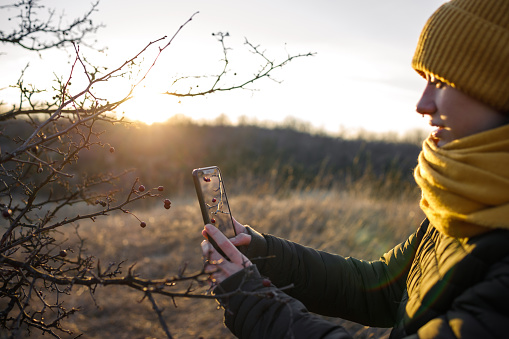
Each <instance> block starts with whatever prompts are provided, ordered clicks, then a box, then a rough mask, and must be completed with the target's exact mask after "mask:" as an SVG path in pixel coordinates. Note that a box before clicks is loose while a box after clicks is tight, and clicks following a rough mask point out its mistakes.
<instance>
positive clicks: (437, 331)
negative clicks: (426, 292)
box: [417, 256, 509, 339]
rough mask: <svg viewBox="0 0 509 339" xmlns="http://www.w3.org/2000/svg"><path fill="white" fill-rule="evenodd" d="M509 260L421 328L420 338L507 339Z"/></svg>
mask: <svg viewBox="0 0 509 339" xmlns="http://www.w3.org/2000/svg"><path fill="white" fill-rule="evenodd" d="M507 323H509V256H506V257H505V258H504V259H503V260H501V261H500V262H497V263H496V264H494V265H492V266H491V267H490V270H489V271H488V273H487V275H486V277H485V278H484V279H483V280H482V281H481V282H479V283H477V284H475V285H473V286H472V287H470V288H468V289H466V290H465V291H464V292H463V293H462V294H461V295H459V296H458V297H457V298H456V299H455V300H454V302H453V303H452V306H451V308H450V309H449V310H447V312H445V313H444V314H443V315H441V316H439V317H436V318H434V319H432V320H430V321H429V322H428V323H426V324H425V325H424V326H422V327H421V328H420V329H419V330H418V331H417V334H418V336H419V338H446V339H447V338H451V339H452V338H507V335H508V334H507Z"/></svg>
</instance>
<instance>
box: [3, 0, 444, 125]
mask: <svg viewBox="0 0 509 339" xmlns="http://www.w3.org/2000/svg"><path fill="white" fill-rule="evenodd" d="M443 2H444V0H411V1H409V0H386V1H380V0H355V1H352V0H335V1H332V0H314V1H309V0H308V1H303V0H291V1H290V0H279V1H274V0H258V1H244V0H214V1H212V0H186V1H175V0H166V1H156V0H143V1H139V0H138V1H133V0H122V1H113V0H102V1H101V2H100V3H99V6H98V11H97V12H96V13H94V14H93V16H92V19H93V20H94V22H95V23H102V24H104V25H105V27H103V28H101V29H100V30H99V31H98V33H97V34H96V35H95V36H93V37H92V39H91V40H97V42H96V43H95V46H96V47H107V50H106V53H101V54H100V53H97V52H95V51H92V50H87V49H86V48H85V47H83V48H82V49H81V53H83V55H85V56H86V57H87V58H90V60H92V61H93V62H96V63H98V64H99V63H100V64H101V65H105V66H108V67H110V68H112V67H116V66H118V65H120V64H121V63H122V62H123V61H125V60H126V59H129V58H130V57H131V56H134V55H135V54H136V53H137V52H139V51H140V50H141V49H142V48H143V47H144V46H145V45H146V44H147V43H148V42H150V41H153V40H156V39H158V38H160V37H163V36H168V37H171V36H173V34H174V33H175V32H176V31H177V30H178V28H179V27H180V26H181V25H182V24H183V23H185V22H186V21H187V20H188V19H189V18H190V17H191V16H192V15H193V14H194V13H196V12H199V13H197V14H195V15H194V16H193V20H192V21H191V22H189V23H188V24H186V26H185V27H184V28H183V29H182V30H181V31H180V32H179V34H178V35H177V36H176V38H175V40H173V42H172V43H171V45H170V46H169V48H167V49H166V50H165V51H164V52H163V53H162V54H161V56H160V57H159V59H158V60H157V63H156V64H155V66H154V68H153V69H152V70H151V72H150V73H149V75H148V76H147V78H146V79H145V80H144V82H143V86H140V87H139V91H137V92H136V93H135V94H136V95H135V97H134V98H133V99H132V100H131V101H130V102H128V104H126V105H125V106H123V107H121V109H122V110H123V111H124V112H125V114H126V115H128V116H131V117H133V118H138V119H141V120H144V121H146V122H151V121H155V120H158V119H166V118H167V117H170V116H172V115H174V114H185V115H188V116H190V117H191V118H193V119H203V118H205V119H214V118H215V117H217V116H219V115H221V114H225V115H226V116H228V117H229V118H230V120H231V121H232V122H237V120H238V117H239V116H245V117H247V118H248V119H253V120H254V119H256V120H258V121H275V122H281V121H284V120H285V119H287V117H293V118H296V119H298V120H301V121H305V122H309V123H310V124H312V125H313V126H314V127H316V128H317V129H322V130H325V131H327V132H330V133H336V132H339V131H342V132H345V131H353V132H355V131H358V130H360V129H362V130H365V131H370V132H381V133H385V132H396V133H399V134H405V133H409V131H410V132H411V131H413V130H415V129H418V128H420V129H427V128H428V126H427V122H426V121H425V120H424V119H422V117H421V116H420V115H418V114H417V113H416V112H415V104H416V102H417V100H418V99H419V97H420V93H421V91H422V89H423V88H424V85H425V82H424V80H423V79H422V78H421V77H420V76H419V75H417V73H416V72H415V71H414V70H413V69H412V68H411V66H410V64H411V59H412V55H413V52H414V50H415V46H416V43H417V40H418V37H419V34H420V31H421V29H422V27H423V26H424V24H425V22H426V20H427V19H428V18H429V16H430V15H431V14H432V13H433V12H434V10H435V9H436V8H438V7H439V6H440V4H442V3H443ZM8 3H11V1H9V0H0V4H2V5H4V4H8ZM40 3H41V4H43V5H45V6H46V8H51V9H54V10H55V12H56V13H57V14H61V13H63V14H65V16H64V21H65V20H66V18H67V20H70V19H71V18H73V17H75V16H77V15H80V14H81V13H83V12H84V11H86V10H87V9H88V8H89V7H90V2H87V1H72V2H71V1H68V0H66V1H64V0H46V1H44V0H41V2H40ZM41 13H44V10H43V12H41ZM7 14H8V15H9V16H12V15H14V14H15V12H8V13H7ZM2 17H3V18H4V19H1V20H2V21H3V22H0V25H1V26H0V27H2V28H3V29H5V28H4V27H8V26H6V25H7V24H8V23H7V21H6V20H5V18H6V17H7V16H5V15H2ZM215 32H228V33H229V37H228V38H227V39H225V42H226V44H227V45H228V47H229V48H231V50H229V51H228V52H229V58H228V59H229V61H230V63H229V69H230V70H231V72H230V74H236V75H234V76H231V77H230V78H228V79H227V84H228V83H235V81H239V79H240V80H242V79H245V78H246V77H249V76H250V75H251V74H253V73H254V72H256V71H257V69H258V68H259V67H260V65H261V64H262V63H261V60H259V59H256V58H254V57H253V54H252V53H250V52H249V50H248V49H247V46H246V45H245V44H244V42H245V41H246V39H247V40H248V41H249V42H251V43H252V44H253V45H259V46H260V47H259V48H260V50H263V51H265V55H266V56H267V57H269V58H270V59H273V60H275V61H276V62H277V61H282V60H284V59H285V57H286V56H287V55H288V54H290V55H296V54H305V53H309V52H312V53H316V54H315V55H314V56H312V57H302V58H297V59H294V60H293V61H292V62H290V63H289V64H288V65H286V66H285V67H283V68H282V69H278V70H276V71H275V72H274V73H273V76H274V78H275V79H276V80H278V81H277V82H275V81H271V80H269V79H262V80H259V81H257V82H255V83H253V84H252V85H251V86H250V87H249V88H250V89H251V90H235V91H228V92H222V93H215V94H211V95H207V96H205V97H195V98H181V99H178V98H175V97H170V96H168V95H162V94H159V93H163V92H165V91H167V90H169V89H172V88H173V87H170V86H171V83H172V79H174V78H175V77H179V76H196V75H213V74H218V73H219V72H220V71H221V70H222V67H223V63H222V61H221V60H222V58H223V54H222V53H223V51H222V47H221V45H220V43H219V42H218V41H217V38H216V37H215V36H213V35H212V33H215ZM165 41H168V39H166V40H165ZM164 44H165V42H164V43H160V44H158V46H163V45H164ZM0 48H1V51H0V52H2V54H1V55H0V68H1V70H2V78H1V79H0V88H5V87H6V86H8V85H10V84H13V83H15V82H16V80H17V79H18V78H19V76H20V70H21V69H23V67H24V66H25V65H26V64H27V63H30V67H29V68H28V69H27V71H26V75H25V78H26V82H27V83H28V82H30V83H34V85H37V86H39V87H44V86H46V87H49V86H51V85H50V83H49V82H48V81H49V80H48V79H51V78H52V77H53V74H57V75H61V76H64V75H65V74H68V73H69V71H70V64H69V63H68V62H69V56H68V53H66V52H64V51H48V52H43V53H41V55H40V56H39V55H38V54H36V53H33V52H27V51H24V50H22V49H20V48H16V47H13V46H7V45H2V46H0ZM156 51H157V49H155V50H154V51H153V52H150V53H148V54H147V55H146V59H145V67H147V66H146V65H148V64H150V63H151V60H152V58H153V57H154V56H155V53H156ZM76 78H78V77H76ZM73 81H74V80H73ZM196 81H197V82H196V84H198V85H201V86H202V88H204V87H206V85H207V83H206V81H207V78H199V79H197V80H196ZM79 85H80V82H79V79H78V80H77V84H74V85H73V86H76V90H78V87H79ZM73 88H74V87H73ZM180 90H182V88H180ZM123 93H125V88H124V87H123V85H121V84H120V85H118V86H117V85H114V86H112V85H108V86H106V87H104V88H102V89H101V94H104V95H108V96H111V97H115V96H121V95H122V94H123ZM0 95H1V96H2V97H1V98H2V100H3V101H4V102H11V101H14V100H16V98H17V97H16V96H15V94H13V93H12V92H9V90H5V89H4V90H2V91H0Z"/></svg>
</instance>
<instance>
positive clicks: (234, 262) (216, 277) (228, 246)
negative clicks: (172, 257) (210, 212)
mask: <svg viewBox="0 0 509 339" xmlns="http://www.w3.org/2000/svg"><path fill="white" fill-rule="evenodd" d="M235 230H236V232H237V236H235V237H233V238H232V239H228V238H226V236H225V235H224V234H223V233H221V231H219V229H217V227H215V226H212V225H210V224H209V225H205V228H204V229H203V231H202V234H203V236H204V237H205V238H207V239H208V237H211V238H212V239H214V241H215V242H216V244H217V245H218V246H219V247H220V248H221V249H222V250H223V252H224V253H225V254H226V255H227V256H228V258H230V260H231V261H228V260H226V259H225V258H223V256H221V254H219V252H218V251H216V249H215V248H214V246H212V244H211V243H210V242H208V241H207V240H204V241H203V242H202V243H201V248H202V252H203V256H204V258H205V259H206V260H207V265H206V266H205V272H208V273H211V275H210V277H211V280H212V282H213V283H216V284H217V283H221V282H222V281H223V280H225V279H226V278H228V277H229V276H231V275H232V274H234V273H236V272H238V271H240V270H242V269H244V268H245V267H247V266H250V265H252V263H251V261H249V259H248V258H246V257H245V256H244V255H243V254H242V253H241V252H240V251H239V250H238V249H237V248H236V247H235V246H240V245H249V243H250V242H251V236H250V235H249V234H247V231H246V228H245V227H244V226H242V225H241V224H240V223H238V222H237V221H235Z"/></svg>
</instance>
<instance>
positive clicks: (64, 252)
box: [58, 250, 67, 257]
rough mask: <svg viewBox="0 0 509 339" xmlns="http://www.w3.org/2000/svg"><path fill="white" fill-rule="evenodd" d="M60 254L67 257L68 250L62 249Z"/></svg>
mask: <svg viewBox="0 0 509 339" xmlns="http://www.w3.org/2000/svg"><path fill="white" fill-rule="evenodd" d="M58 255H59V256H61V257H67V251H65V250H61V251H60V253H59V254H58Z"/></svg>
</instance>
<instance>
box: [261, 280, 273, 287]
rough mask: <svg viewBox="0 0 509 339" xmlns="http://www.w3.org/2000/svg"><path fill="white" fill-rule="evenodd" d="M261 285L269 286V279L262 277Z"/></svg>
mask: <svg viewBox="0 0 509 339" xmlns="http://www.w3.org/2000/svg"><path fill="white" fill-rule="evenodd" d="M262 285H263V286H265V287H270V285H271V282H270V280H269V279H263V280H262Z"/></svg>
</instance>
